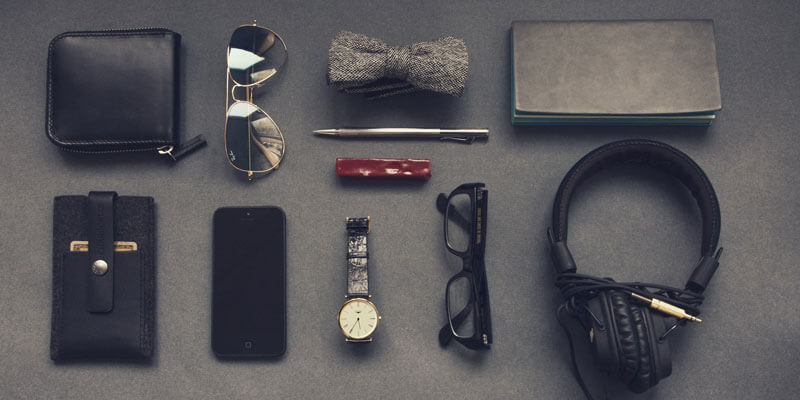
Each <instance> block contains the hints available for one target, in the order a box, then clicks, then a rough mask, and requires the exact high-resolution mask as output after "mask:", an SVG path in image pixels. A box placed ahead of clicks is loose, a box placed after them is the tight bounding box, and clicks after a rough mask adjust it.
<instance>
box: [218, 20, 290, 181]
mask: <svg viewBox="0 0 800 400" xmlns="http://www.w3.org/2000/svg"><path fill="white" fill-rule="evenodd" d="M286 57H287V51H286V44H285V43H284V42H283V39H281V37H280V36H278V34H277V33H275V32H273V31H271V30H269V29H267V28H264V27H261V26H258V25H256V24H255V22H254V23H253V24H252V25H243V26H240V27H238V28H236V30H235V31H233V35H232V36H231V41H230V44H228V78H229V81H228V83H230V81H233V87H232V88H231V89H230V93H229V94H230V97H231V98H232V99H233V104H231V106H230V107H229V108H228V112H227V113H226V114H225V153H226V155H227V157H228V162H229V163H230V164H231V166H233V168H236V169H237V170H239V171H242V172H246V173H247V179H249V180H252V179H253V176H254V174H256V173H266V172H269V171H272V170H273V169H278V165H279V164H280V162H281V160H282V159H283V154H284V150H285V148H286V143H285V142H284V140H283V133H281V130H280V128H278V125H277V124H275V121H273V120H272V118H270V116H269V115H267V113H266V112H264V110H262V109H261V108H260V107H259V106H257V105H255V104H254V103H253V88H255V87H260V86H262V85H263V84H264V83H265V82H266V81H267V80H269V79H270V78H272V77H273V76H275V74H276V73H277V72H278V70H279V69H280V67H281V66H283V64H284V63H285V62H286ZM238 88H243V89H244V90H245V98H244V99H241V100H240V99H237V98H236V93H235V92H236V89H238ZM226 102H227V100H226Z"/></svg>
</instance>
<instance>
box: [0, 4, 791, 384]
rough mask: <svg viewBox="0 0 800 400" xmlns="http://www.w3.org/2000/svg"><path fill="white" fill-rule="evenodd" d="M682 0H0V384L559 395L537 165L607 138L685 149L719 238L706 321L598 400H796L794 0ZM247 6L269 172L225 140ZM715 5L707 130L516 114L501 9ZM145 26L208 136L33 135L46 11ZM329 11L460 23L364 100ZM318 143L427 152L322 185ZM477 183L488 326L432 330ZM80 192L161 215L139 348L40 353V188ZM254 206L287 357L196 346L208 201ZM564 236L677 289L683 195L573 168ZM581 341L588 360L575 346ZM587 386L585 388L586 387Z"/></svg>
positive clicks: (48, 24)
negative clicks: (394, 173) (229, 74)
mask: <svg viewBox="0 0 800 400" xmlns="http://www.w3.org/2000/svg"><path fill="white" fill-rule="evenodd" d="M746 3H749V2H698V1H670V2H667V1H630V2H624V1H570V2H564V1H553V2H541V1H539V2H534V1H505V2H502V3H501V2H497V3H485V2H464V3H456V2H448V1H436V2H433V1H431V2H411V1H391V2H378V1H366V2H335V1H332V2H326V1H314V2H293V1H281V2H275V1H244V0H242V1H235V2H233V1H230V2H224V1H214V2H212V1H172V2H170V1H138V0H130V1H125V2H103V1H95V2H88V1H72V2H51V3H42V2H38V1H18V0H11V1H5V2H4V4H3V7H2V16H0V26H2V35H0V54H2V57H1V58H0V60H1V61H0V70H2V73H1V74H0V93H2V94H3V96H2V99H0V133H1V134H2V137H3V141H2V147H0V152H2V160H3V163H2V164H3V167H2V168H1V169H0V176H2V180H0V196H2V207H0V224H2V232H3V233H2V235H3V236H2V242H0V260H2V264H0V265H2V266H0V268H1V270H0V276H1V277H2V278H0V360H2V367H1V368H0V371H2V372H0V398H4V399H14V398H100V397H103V398H128V397H145V398H167V397H174V398H190V397H191V398H204V397H218V398H219V397H227V398H279V397H285V396H288V397H295V398H297V397H305V398H362V399H363V398H537V399H561V398H570V399H573V398H579V397H580V391H579V388H578V386H577V384H575V382H574V380H573V378H572V376H571V375H570V372H569V363H568V349H567V342H566V340H565V339H564V337H563V336H562V332H561V330H560V328H559V327H558V325H557V324H556V320H555V314H554V313H555V309H556V307H557V305H558V302H559V297H558V294H557V291H556V289H555V288H553V286H552V283H553V276H552V274H551V271H550V264H549V262H548V256H547V252H546V247H545V235H544V232H545V228H546V226H547V225H548V223H549V222H548V221H549V218H550V208H551V204H552V199H553V196H554V193H555V190H556V188H557V185H558V183H559V182H560V180H561V178H562V177H563V175H564V173H566V171H567V170H568V169H569V167H570V166H571V165H572V164H573V163H574V162H575V161H576V160H577V159H578V158H580V157H581V156H582V155H583V154H585V153H586V152H588V151H589V150H591V149H593V148H595V147H597V146H599V145H601V144H604V143H607V142H609V141H612V140H616V139H621V138H631V137H645V138H651V139H657V140H663V141H666V142H667V143H670V144H672V145H675V146H677V147H678V148H680V149H682V150H684V151H685V152H687V153H688V154H689V155H690V156H692V157H693V158H694V159H695V160H696V161H697V162H698V163H699V164H700V165H701V166H702V167H703V168H704V169H705V171H706V172H707V174H708V175H709V177H710V179H711V181H712V182H713V184H714V185H715V187H716V190H717V193H718V195H719V198H720V201H721V206H722V218H723V228H722V238H721V244H722V246H724V247H725V249H726V251H725V253H724V254H723V258H722V262H721V267H720V269H719V271H718V272H717V275H716V278H715V280H714V281H713V282H712V284H711V287H710V289H709V290H708V291H707V294H708V299H707V301H706V302H705V304H704V305H703V308H702V309H703V318H704V322H703V323H702V325H699V326H692V327H690V328H689V329H686V330H684V331H683V332H681V334H680V336H679V337H678V338H676V340H673V341H672V346H673V349H674V352H673V364H674V365H673V367H674V368H673V374H672V376H671V377H669V378H668V379H666V380H664V381H662V382H661V384H659V385H658V386H657V387H655V388H654V389H652V390H651V391H650V392H648V393H647V394H645V395H642V396H638V397H637V396H633V395H629V394H627V393H626V391H625V389H624V387H622V386H621V385H619V384H615V383H608V384H606V385H605V388H604V385H603V383H602V381H601V380H599V379H597V376H596V375H595V374H593V373H591V372H587V373H588V374H589V376H590V378H589V380H590V384H591V385H592V388H593V390H594V392H595V393H596V394H602V392H603V391H604V390H606V391H607V392H608V396H609V397H610V398H633V397H636V398H641V399H673V398H698V399H705V398H715V399H728V398H742V399H752V398H781V399H788V398H793V397H794V396H795V395H796V393H797V392H798V391H800V383H799V382H800V380H798V376H797V370H798V368H800V361H799V360H798V356H800V344H798V339H797V336H796V333H797V332H798V331H800V318H798V315H799V313H798V312H797V308H796V307H797V305H798V304H799V303H800V295H798V292H799V291H798V290H797V285H798V283H800V280H799V279H798V278H799V277H800V273H799V272H798V270H797V260H798V258H799V257H800V250H798V248H797V244H798V238H799V237H800V228H798V226H797V220H798V197H799V196H798V195H799V194H800V189H798V187H799V186H798V183H800V182H798V177H797V170H798V167H800V165H799V164H800V163H799V162H798V151H800V145H799V144H798V141H797V136H796V135H797V130H798V127H800V124H799V123H798V119H797V110H798V108H799V106H800V104H798V100H797V99H798V93H800V78H798V70H799V69H800V68H798V67H800V52H799V51H798V48H797V43H798V42H800V28H798V22H800V18H799V17H800V5H799V4H800V3H798V2H796V1H783V2H777V1H775V2H769V1H764V2H758V4H757V5H747V4H746ZM253 18H256V19H258V20H259V23H261V24H263V25H266V26H268V27H271V28H272V29H274V30H275V31H277V32H279V33H280V34H281V35H282V36H283V37H284V39H285V40H286V42H287V44H288V47H289V62H288V64H287V66H286V69H285V70H284V71H283V72H282V76H281V78H280V79H279V80H278V81H277V82H275V83H273V84H272V85H269V86H267V87H265V88H262V89H261V90H259V91H258V92H257V93H259V97H257V99H256V102H257V103H258V104H259V105H261V107H263V108H264V109H265V110H267V112H269V113H270V114H271V115H272V117H273V118H274V119H275V121H276V122H277V123H278V124H279V126H280V127H281V129H282V130H283V132H284V135H285V136H286V139H287V143H288V152H287V156H286V158H285V159H284V162H283V163H282V164H281V169H280V170H279V171H278V172H276V173H274V174H272V175H271V176H269V177H267V178H265V179H261V180H259V181H257V182H255V183H247V182H246V181H242V180H240V179H237V178H236V175H235V174H234V173H233V172H232V169H231V168H229V167H228V166H227V164H226V162H225V159H224V155H223V140H222V127H223V116H224V111H225V98H224V90H225V89H224V88H225V46H226V44H227V40H228V38H229V35H230V33H231V32H232V31H233V29H234V28H235V27H236V26H237V25H239V24H242V23H247V22H248V21H250V20H252V19H253ZM615 18H713V19H714V20H715V23H716V35H717V56H718V61H719V71H720V76H721V86H722V98H723V106H724V109H723V111H722V112H721V114H720V116H719V119H718V121H717V122H716V123H715V124H714V126H713V127H712V128H710V129H708V130H707V131H704V130H697V129H686V128H588V127H583V128H578V127H576V128H524V129H523V128H513V127H512V126H511V125H510V123H509V119H510V116H509V110H510V100H509V76H508V70H509V59H508V54H509V52H508V29H509V27H510V23H511V20H513V19H615ZM141 26H145V27H147V26H163V27H168V28H171V29H173V30H175V31H177V32H179V33H181V34H182V35H183V44H184V54H183V55H184V58H183V59H184V61H185V68H184V69H185V71H184V74H183V76H184V88H183V101H182V106H183V116H182V122H183V126H184V132H185V133H187V134H196V133H204V134H206V135H207V137H208V139H209V146H208V147H207V148H205V149H204V150H202V151H201V152H200V153H196V154H194V155H192V156H190V157H189V158H187V159H185V160H183V161H181V162H180V163H179V164H177V165H169V163H167V162H162V161H163V160H154V158H155V157H149V156H141V155H140V156H138V157H121V158H116V157H113V158H112V157H95V158H86V157H79V156H76V155H73V154H67V153H64V152H61V151H59V150H58V149H57V148H56V147H55V146H53V145H51V144H50V143H49V142H48V140H47V139H46V138H45V135H44V112H45V110H44V102H45V68H46V65H45V62H46V56H47V45H48V42H49V40H50V39H51V38H52V37H54V36H55V35H57V34H58V33H60V32H63V31H68V30H83V29H103V28H124V27H141ZM340 29H350V30H354V31H356V32H362V33H365V34H369V35H373V36H376V37H380V38H383V39H385V40H386V41H387V42H389V43H392V44H401V43H408V42H412V41H420V40H431V39H435V38H438V37H440V36H444V35H453V36H459V37H463V38H465V39H466V42H467V46H468V48H469V51H470V77H469V80H468V84H467V90H466V92H465V94H464V96H463V97H462V98H460V99H451V98H445V97H440V96H425V95H415V96H407V97H399V98H394V99H386V100H381V101H375V102H368V101H366V100H364V99H362V98H360V97H357V96H350V95H342V94H338V93H336V92H335V91H334V90H332V89H331V88H328V87H326V85H325V64H326V50H327V46H328V43H329V41H330V39H331V38H332V37H333V36H334V34H335V33H336V32H337V31H338V30H340ZM340 125H356V126H357V125H365V126H369V125H375V126H393V125H394V126H463V127H481V126H488V127H489V128H491V132H492V133H491V135H492V136H491V139H490V141H489V142H488V143H483V144H474V145H472V146H464V145H458V144H448V143H438V142H426V141H358V142H353V141H337V140H326V139H321V138H315V137H313V136H312V135H311V130H312V129H320V128H330V127H336V126H340ZM337 156H373V157H381V156H387V157H388V156H393V157H427V158H430V159H431V160H432V164H433V178H432V179H431V180H430V181H429V182H427V183H423V184H409V183H398V184H394V183H392V184H388V183H369V182H350V181H342V180H340V179H339V178H337V177H336V175H335V173H334V158H335V157H337ZM470 181H483V182H485V183H486V184H487V186H488V189H489V191H490V200H489V207H490V211H489V226H488V232H487V234H488V236H487V241H488V247H487V254H486V264H487V268H488V279H489V290H490V293H491V301H492V311H493V322H494V328H495V343H494V346H493V348H492V350H491V351H489V352H485V353H473V352H469V351H467V350H464V349H462V348H460V347H459V346H453V347H451V348H448V349H441V348H439V346H438V344H437V342H436V333H437V330H438V328H439V327H440V325H441V324H443V323H444V322H445V317H444V310H443V308H444V305H443V302H444V300H443V297H444V286H445V282H446V280H447V279H448V278H449V276H451V275H452V274H454V273H455V272H456V271H457V270H458V268H460V266H458V265H457V262H456V260H455V259H454V258H453V257H451V256H450V255H449V253H447V252H446V251H445V249H444V246H443V243H442V234H441V216H440V215H439V214H438V212H437V211H436V209H435V207H434V200H435V198H436V194H437V193H439V192H449V191H450V190H452V189H453V188H455V187H456V186H457V185H458V184H461V183H464V182H470ZM92 189H107V190H116V191H118V192H119V193H121V194H136V195H152V196H153V197H155V199H156V203H157V207H158V209H157V212H158V217H157V224H158V228H157V229H158V251H157V254H158V259H157V268H158V280H157V283H158V299H157V300H158V302H157V304H158V314H157V321H158V337H157V356H156V357H155V359H154V361H153V363H152V364H151V365H145V366H141V365H116V364H109V363H90V364H71V365H54V364H53V363H52V362H51V361H50V359H49V357H48V341H49V332H50V288H51V281H50V271H51V268H52V267H51V261H50V260H51V259H50V257H51V254H50V252H51V250H50V243H51V235H52V234H51V229H52V222H51V218H52V198H53V197H54V196H56V195H60V194H84V193H86V192H88V191H89V190H92ZM262 204H273V205H279V206H281V207H283V209H284V210H285V211H286V214H287V220H288V235H289V236H288V268H289V270H288V271H289V274H288V278H289V280H288V289H289V290H288V304H289V308H288V318H289V327H288V334H289V338H288V352H287V354H286V356H285V357H284V358H282V359H280V360H277V361H265V362H220V361H217V360H216V359H215V358H214V356H213V355H212V353H211V350H210V343H209V330H210V323H211V321H210V283H211V282H210V271H211V247H210V246H211V215H212V213H213V211H214V210H215V209H216V208H217V207H220V206H228V205H262ZM573 210H574V211H573V214H572V215H573V218H572V220H571V222H572V224H571V226H570V228H571V231H570V232H571V236H570V241H571V243H570V244H571V248H572V249H573V252H574V253H575V256H576V258H577V261H578V263H579V264H580V265H581V268H582V270H583V271H586V272H588V273H594V274H601V275H604V276H613V277H616V278H618V279H639V280H645V281H655V282H663V283H667V284H672V285H681V284H683V282H684V280H685V278H686V276H687V275H688V273H689V271H690V269H691V267H692V265H693V263H694V262H695V261H696V258H697V248H698V247H699V236H700V229H699V224H698V222H697V221H698V220H697V211H696V210H695V206H694V204H693V200H692V199H691V198H690V196H689V195H688V193H687V192H685V191H682V190H681V189H680V187H679V185H677V184H675V183H673V182H668V181H658V180H653V179H651V175H650V174H646V173H641V172H636V171H623V170H616V171H610V172H607V173H604V174H603V177H599V178H598V179H595V180H593V181H591V182H589V183H588V184H586V185H585V186H584V187H582V188H581V190H580V192H579V193H578V197H577V198H576V200H575V202H574V204H573ZM358 215H371V216H372V221H373V230H372V233H371V237H370V240H371V243H370V246H371V248H370V253H371V257H372V258H371V265H372V273H371V286H372V288H373V289H374V294H375V297H374V300H375V301H376V303H377V304H378V306H379V308H380V310H381V312H382V314H383V316H384V319H383V323H382V325H381V327H380V328H379V329H380V330H379V332H378V334H377V337H376V341H375V343H373V344H371V345H369V346H363V347H360V346H348V345H346V344H345V343H344V340H343V339H342V336H341V334H340V333H339V331H338V328H337V325H336V319H335V315H336V312H337V310H338V307H339V306H340V304H341V302H342V300H343V294H344V290H345V283H344V260H343V254H344V248H345V247H344V246H345V233H344V222H343V221H344V217H346V216H358ZM579 348H580V349H582V351H584V353H583V354H584V356H582V357H581V359H582V361H585V363H584V364H583V367H584V371H590V369H589V364H588V363H589V359H588V358H587V357H585V356H586V355H587V353H585V351H586V347H585V346H580V347H579ZM601 397H602V396H601Z"/></svg>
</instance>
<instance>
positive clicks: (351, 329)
mask: <svg viewBox="0 0 800 400" xmlns="http://www.w3.org/2000/svg"><path fill="white" fill-rule="evenodd" d="M356 324H358V326H361V322H359V319H358V318H356ZM356 324H353V326H351V327H350V332H348V333H353V328H355V327H356Z"/></svg>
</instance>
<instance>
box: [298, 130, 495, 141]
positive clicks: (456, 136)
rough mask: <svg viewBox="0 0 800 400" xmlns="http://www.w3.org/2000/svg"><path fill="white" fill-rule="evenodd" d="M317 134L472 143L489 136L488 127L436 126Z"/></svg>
mask: <svg viewBox="0 0 800 400" xmlns="http://www.w3.org/2000/svg"><path fill="white" fill-rule="evenodd" d="M314 133H315V134H317V135H326V136H342V137H395V138H438V139H441V140H455V141H459V142H465V143H472V142H473V141H475V139H487V138H489V129H438V128H340V129H319V130H316V131H314Z"/></svg>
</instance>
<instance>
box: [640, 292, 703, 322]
mask: <svg viewBox="0 0 800 400" xmlns="http://www.w3.org/2000/svg"><path fill="white" fill-rule="evenodd" d="M631 297H633V298H634V299H636V300H639V301H641V302H642V303H647V304H648V305H649V306H650V308H653V309H656V310H658V311H661V312H663V313H665V314H669V315H672V316H673V317H675V318H681V319H687V320H689V321H692V322H703V320H702V319H700V318H697V317H695V316H694V315H690V314H689V313H687V312H686V310H684V309H682V308H680V307H676V306H673V305H672V304H669V303H667V302H664V301H661V300H658V299H648V298H647V297H644V296H642V295H639V294H637V293H633V292H631Z"/></svg>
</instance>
